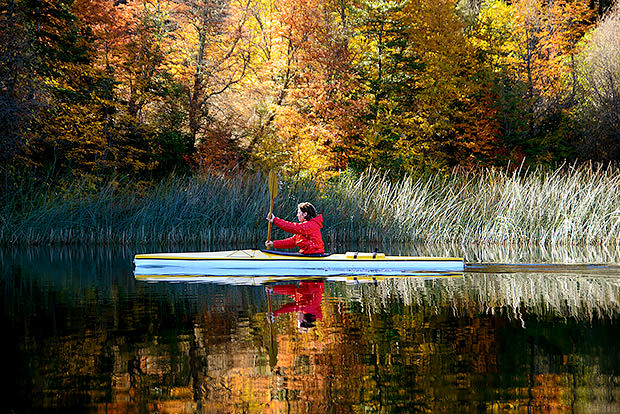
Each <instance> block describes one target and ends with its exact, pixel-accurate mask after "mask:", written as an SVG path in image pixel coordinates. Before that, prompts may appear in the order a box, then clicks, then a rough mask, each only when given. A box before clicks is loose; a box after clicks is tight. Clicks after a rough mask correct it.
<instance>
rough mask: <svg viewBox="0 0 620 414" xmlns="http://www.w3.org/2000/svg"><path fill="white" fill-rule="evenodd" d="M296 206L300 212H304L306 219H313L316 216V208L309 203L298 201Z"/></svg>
mask: <svg viewBox="0 0 620 414" xmlns="http://www.w3.org/2000/svg"><path fill="white" fill-rule="evenodd" d="M297 208H298V209H300V210H301V211H302V213H306V220H310V219H313V218H315V217H316V216H317V214H316V208H314V206H313V205H312V204H310V203H299V204H298V205H297Z"/></svg>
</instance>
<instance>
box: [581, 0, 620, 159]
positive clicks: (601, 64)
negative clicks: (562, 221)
mask: <svg viewBox="0 0 620 414" xmlns="http://www.w3.org/2000/svg"><path fill="white" fill-rule="evenodd" d="M577 61H578V68H579V70H578V73H579V79H580V80H581V82H582V87H583V90H582V94H581V95H580V96H581V99H580V105H579V107H578V111H577V119H578V123H579V126H580V129H581V131H582V142H581V150H582V154H585V155H587V156H588V157H592V158H594V159H597V160H603V161H612V160H613V161H617V160H620V5H618V4H617V5H616V6H615V7H614V8H612V9H611V11H610V12H609V14H608V15H607V16H606V17H605V18H604V19H603V20H602V21H601V23H600V24H599V26H598V27H597V28H596V29H595V30H594V31H593V33H592V35H591V36H590V37H589V38H588V40H587V44H586V46H585V49H584V50H583V51H582V52H581V53H580V55H579V56H578V58H577Z"/></svg>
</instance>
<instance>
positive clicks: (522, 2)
mask: <svg viewBox="0 0 620 414" xmlns="http://www.w3.org/2000/svg"><path fill="white" fill-rule="evenodd" d="M591 24H592V11H591V10H590V9H589V8H588V6H587V5H586V4H585V3H583V2H579V1H572V0H568V1H564V0H560V1H553V2H544V1H542V0H519V1H515V2H512V3H510V4H508V3H505V2H503V1H502V0H496V1H491V2H489V4H488V6H487V7H486V8H485V9H484V10H483V11H482V12H481V14H480V15H479V20H478V26H477V28H476V30H477V33H476V34H474V35H473V36H472V38H473V39H474V43H476V44H477V46H478V47H480V50H481V51H482V52H483V53H484V56H485V58H486V59H487V61H488V62H489V65H490V66H491V68H492V70H493V73H494V75H495V79H496V82H495V84H496V85H497V90H496V91H497V92H496V93H497V96H498V98H499V99H498V105H497V109H498V120H499V121H500V123H501V127H502V136H503V142H504V144H505V145H506V147H507V152H508V153H509V154H512V155H513V156H514V155H516V156H517V158H522V157H523V156H528V157H531V158H533V159H534V160H538V161H553V160H554V159H556V158H558V157H565V156H569V155H570V154H569V152H570V144H569V142H570V141H571V140H574V137H571V136H570V128H569V127H567V122H568V121H567V120H568V117H567V111H568V110H569V109H570V107H571V106H572V104H573V97H574V91H575V85H576V83H575V81H576V79H575V77H574V76H573V75H572V74H573V73H574V66H571V62H572V61H573V60H572V56H574V54H575V53H576V51H577V48H576V47H577V45H578V43H579V40H580V39H581V38H582V37H583V35H584V33H585V32H586V31H587V30H588V28H589V27H590V26H591Z"/></svg>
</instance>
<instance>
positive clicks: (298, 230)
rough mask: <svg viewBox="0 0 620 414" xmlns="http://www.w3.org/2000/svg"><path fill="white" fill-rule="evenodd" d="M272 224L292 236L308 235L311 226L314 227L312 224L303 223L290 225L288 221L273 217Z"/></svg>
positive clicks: (308, 222)
mask: <svg viewBox="0 0 620 414" xmlns="http://www.w3.org/2000/svg"><path fill="white" fill-rule="evenodd" d="M273 224H275V225H276V226H278V227H279V228H281V229H282V230H284V231H285V232H287V233H293V234H308V233H310V229H311V228H312V227H313V226H316V224H314V223H313V222H310V221H305V222H303V223H291V222H290V221H286V220H282V219H281V218H279V217H274V219H273Z"/></svg>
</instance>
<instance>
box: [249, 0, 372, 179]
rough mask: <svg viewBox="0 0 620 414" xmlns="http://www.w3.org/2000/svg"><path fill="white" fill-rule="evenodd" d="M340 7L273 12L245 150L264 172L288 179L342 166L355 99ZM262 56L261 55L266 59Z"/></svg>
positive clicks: (288, 2) (284, 5) (317, 4)
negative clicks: (272, 170) (257, 111)
mask: <svg viewBox="0 0 620 414" xmlns="http://www.w3.org/2000/svg"><path fill="white" fill-rule="evenodd" d="M344 3H345V2H334V3H329V2H324V1H318V0H313V1H299V0H283V1H278V2H276V3H275V4H274V6H276V10H277V12H276V14H275V17H276V20H275V21H272V22H271V24H270V26H271V31H270V32H269V34H270V37H269V39H270V42H269V49H268V56H270V60H271V62H272V64H271V66H270V73H266V74H265V76H266V79H268V81H269V82H270V84H271V85H273V88H272V91H271V93H269V94H267V95H266V99H264V100H263V101H262V102H261V103H260V104H261V116H260V117H258V118H257V119H256V124H255V128H254V136H253V137H252V140H251V147H250V148H251V149H252V151H253V155H254V159H255V160H256V161H257V162H258V163H259V164H262V165H263V166H265V167H270V166H278V168H280V169H281V170H283V171H284V172H285V173H286V174H300V173H302V172H305V173H310V174H313V175H316V174H327V175H329V170H332V169H334V168H336V167H337V166H341V167H342V166H344V165H346V160H347V155H348V154H347V147H348V146H349V145H350V143H351V139H352V136H353V135H355V134H356V133H357V132H356V131H355V130H356V125H357V124H358V119H357V114H358V112H359V108H360V100H359V99H356V98H355V96H353V95H352V92H351V91H352V90H355V89H356V86H355V85H356V79H357V78H356V74H355V72H354V70H353V67H352V64H351V62H352V57H351V54H350V51H349V50H348V41H349V38H350V36H349V32H348V31H349V27H348V22H347V19H348V13H347V11H346V5H345V4H344ZM266 55H267V53H266Z"/></svg>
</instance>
